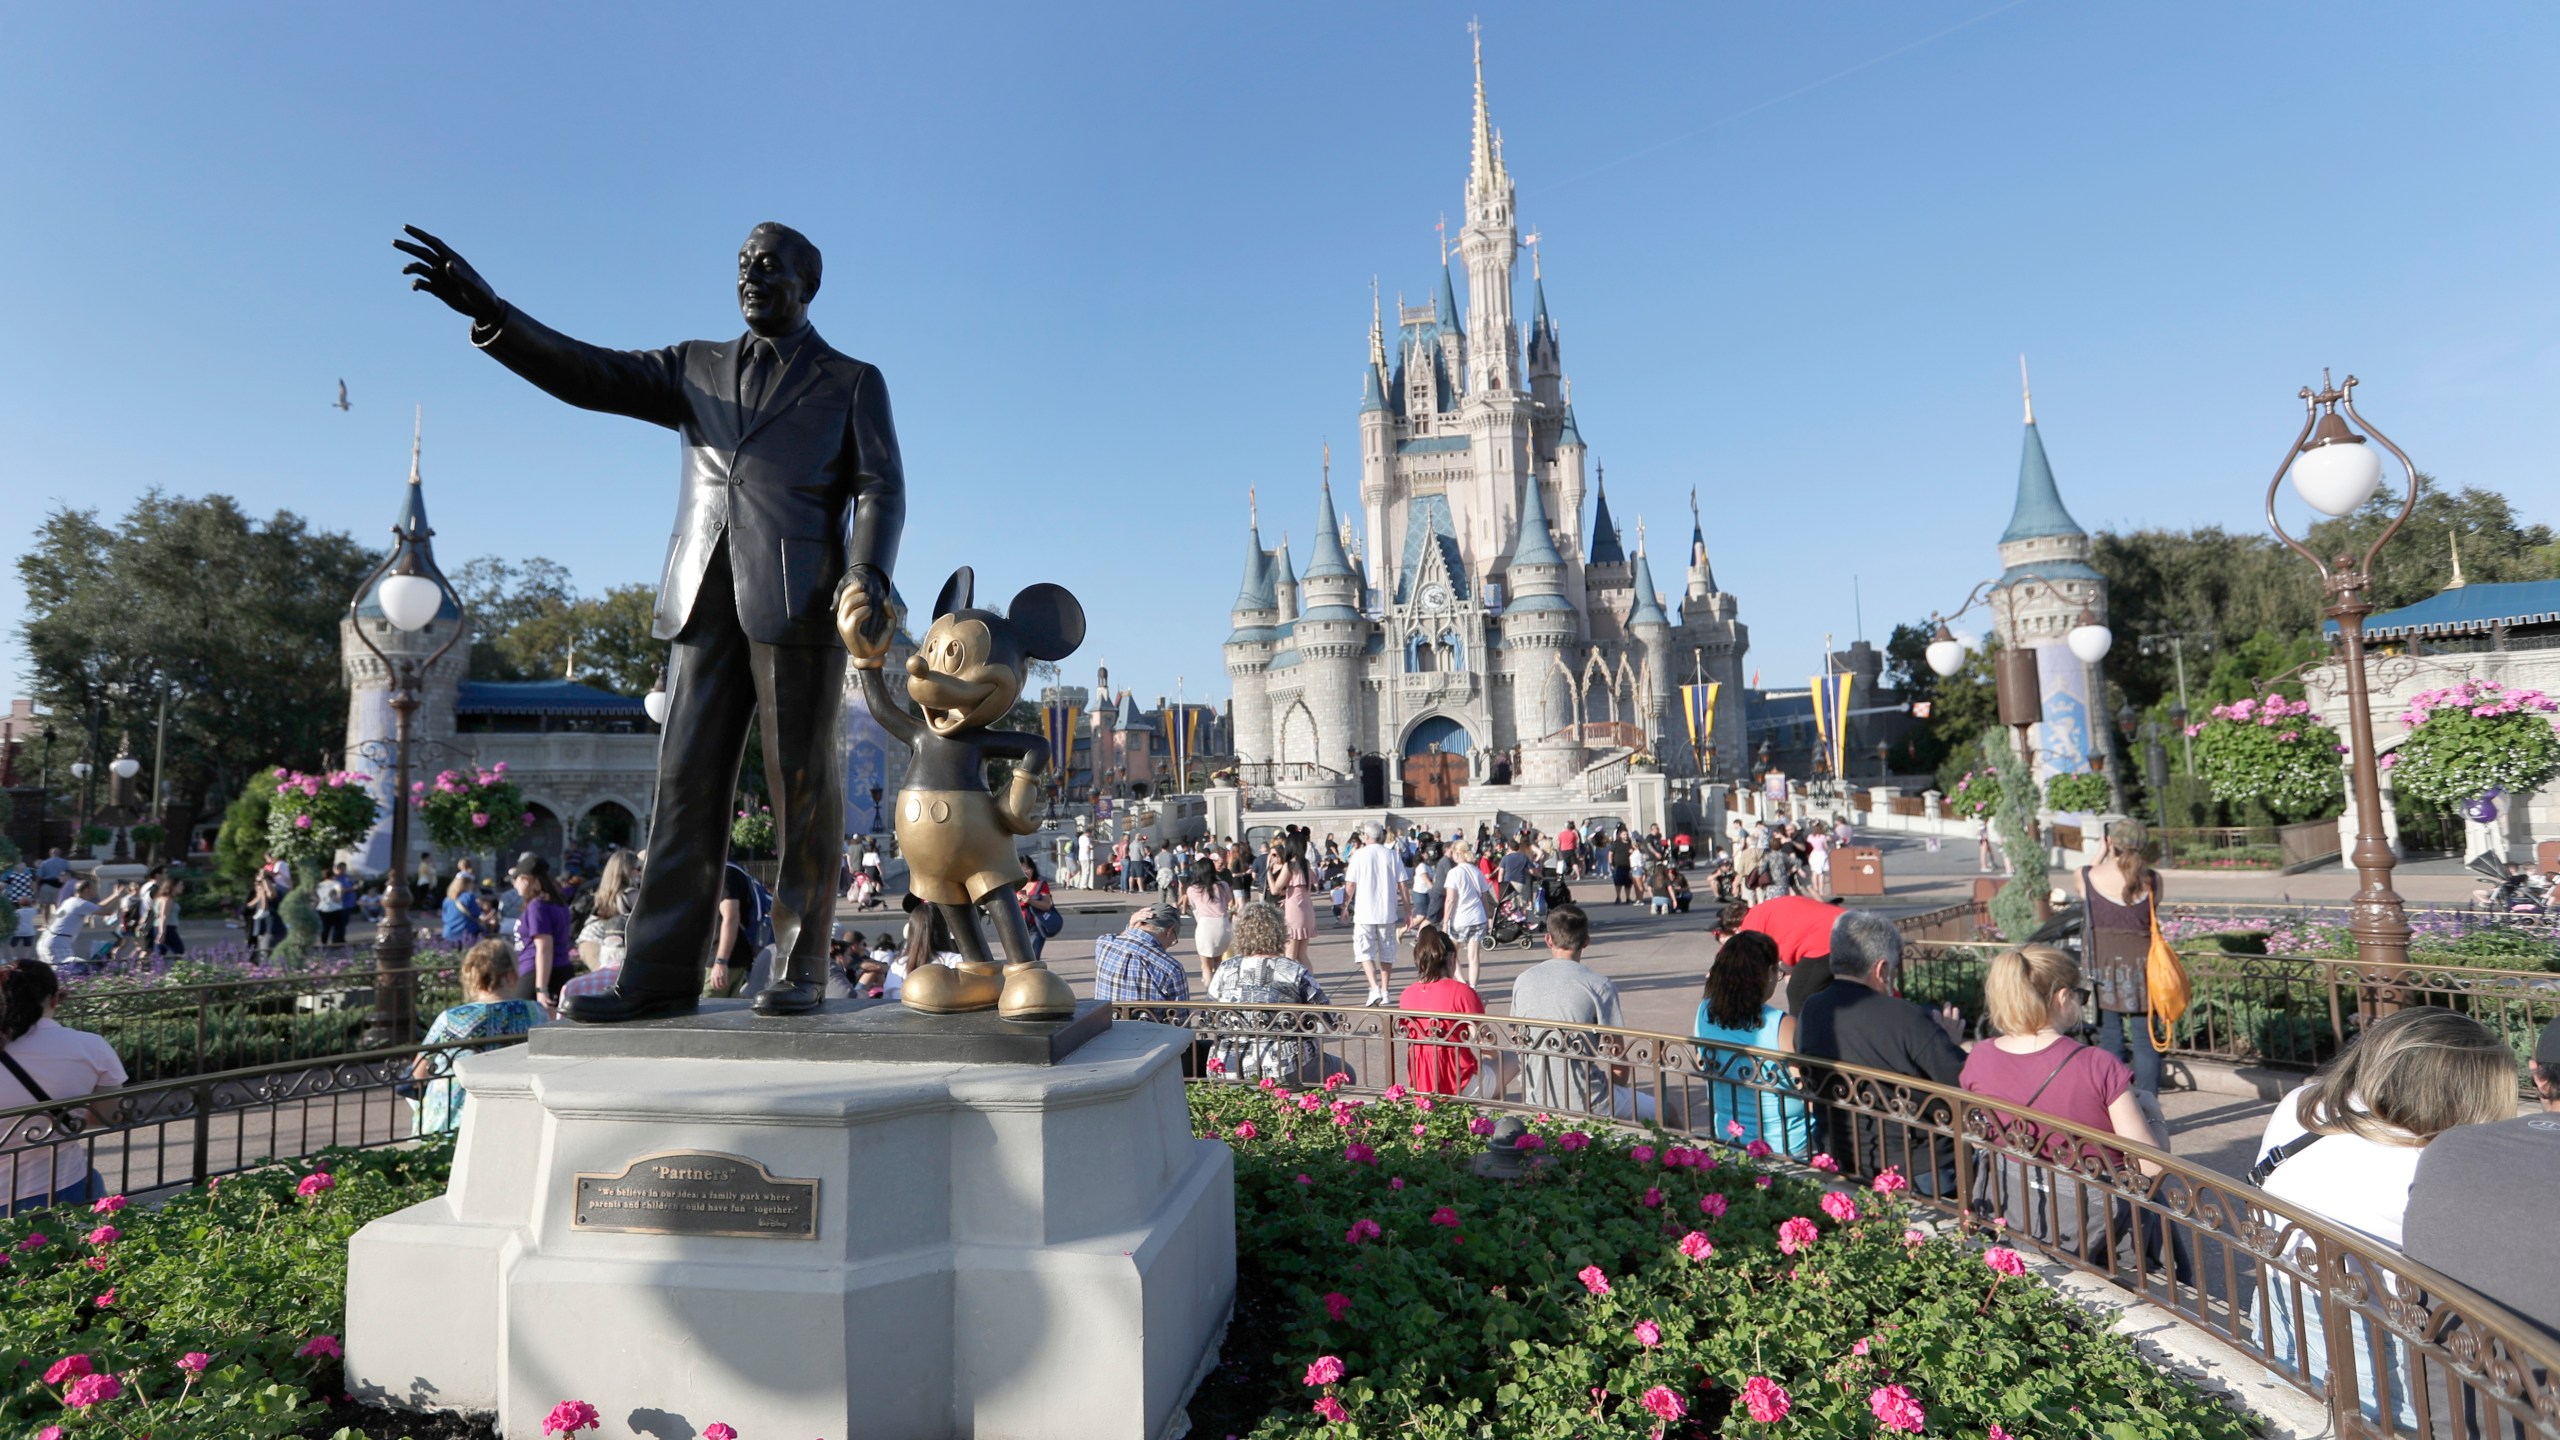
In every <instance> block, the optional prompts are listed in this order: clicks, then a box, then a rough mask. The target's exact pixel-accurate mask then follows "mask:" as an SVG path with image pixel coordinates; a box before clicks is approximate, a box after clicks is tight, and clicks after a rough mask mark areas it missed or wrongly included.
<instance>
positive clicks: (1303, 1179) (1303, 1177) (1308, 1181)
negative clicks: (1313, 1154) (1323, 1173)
mask: <svg viewBox="0 0 2560 1440" xmlns="http://www.w3.org/2000/svg"><path fill="white" fill-rule="evenodd" d="M1298 1183H1299V1184H1301V1185H1313V1184H1314V1183H1316V1177H1314V1176H1313V1175H1310V1174H1308V1173H1307V1172H1306V1171H1304V1170H1301V1171H1299V1172H1298Z"/></svg>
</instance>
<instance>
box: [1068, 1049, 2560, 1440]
mask: <svg viewBox="0 0 2560 1440" xmlns="http://www.w3.org/2000/svg"><path fill="white" fill-rule="evenodd" d="M1117 1010H1118V1013H1119V1014H1120V1015H1121V1016H1122V1017H1123V1018H1128V1019H1153V1018H1163V1019H1169V1020H1173V1021H1175V1022H1177V1023H1182V1024H1186V1025H1188V1026H1189V1027H1190V1028H1191V1029H1192V1031H1193V1032H1194V1035H1195V1037H1196V1039H1197V1040H1198V1042H1199V1043H1198V1045H1197V1046H1195V1048H1194V1051H1193V1056H1194V1058H1193V1061H1192V1063H1191V1067H1190V1068H1191V1071H1192V1079H1193V1081H1194V1083H1199V1084H1216V1083H1236V1084H1246V1083H1255V1082H1258V1081H1259V1080H1260V1079H1261V1078H1264V1077H1266V1076H1267V1077H1269V1078H1271V1079H1273V1080H1274V1081H1275V1082H1276V1083H1278V1084H1281V1085H1284V1086H1290V1087H1298V1086H1312V1085H1316V1084H1319V1083H1321V1082H1322V1080H1323V1079H1324V1078H1325V1077H1328V1076H1332V1075H1337V1074H1338V1075H1342V1076H1345V1077H1346V1078H1347V1081H1348V1083H1347V1085H1346V1086H1345V1088H1348V1089H1352V1090H1355V1091H1373V1092H1374V1091H1377V1090H1380V1089H1383V1088H1384V1087H1385V1086H1386V1085H1388V1084H1391V1083H1392V1084H1404V1085H1407V1086H1409V1087H1415V1088H1421V1087H1419V1086H1417V1085H1416V1082H1417V1080H1418V1079H1428V1078H1434V1077H1437V1078H1442V1079H1450V1078H1454V1077H1453V1072H1454V1071H1457V1070H1463V1069H1465V1068H1468V1067H1466V1066H1461V1065H1451V1064H1447V1063H1445V1062H1447V1061H1448V1060H1449V1059H1450V1058H1451V1056H1452V1055H1453V1053H1454V1052H1456V1051H1464V1052H1465V1053H1466V1054H1467V1056H1469V1057H1470V1058H1471V1060H1472V1068H1473V1071H1474V1074H1475V1076H1476V1077H1477V1078H1476V1080H1475V1082H1474V1083H1473V1084H1472V1085H1471V1086H1470V1087H1468V1088H1466V1089H1464V1090H1461V1091H1460V1092H1459V1094H1460V1098H1462V1099H1464V1100H1466V1101H1467V1102H1469V1103H1473V1104H1477V1105H1481V1106H1486V1107H1490V1108H1497V1109H1506V1110H1515V1111H1540V1112H1545V1113H1548V1114H1550V1115H1552V1116H1554V1117H1555V1118H1558V1119H1568V1118H1571V1117H1574V1116H1585V1115H1587V1116H1588V1117H1589V1118H1590V1119H1591V1120H1592V1121H1593V1123H1595V1124H1599V1125H1614V1126H1634V1127H1645V1128H1658V1129H1661V1130H1664V1131H1667V1132H1671V1133H1674V1134H1679V1135H1685V1136H1689V1137H1692V1138H1695V1139H1698V1140H1702V1141H1705V1142H1707V1143H1710V1144H1723V1145H1732V1144H1736V1143H1738V1142H1737V1140H1736V1138H1735V1137H1734V1135H1733V1133H1732V1131H1731V1130H1730V1129H1728V1126H1733V1127H1739V1128H1740V1129H1741V1130H1742V1132H1743V1133H1744V1134H1745V1135H1748V1136H1751V1137H1753V1138H1756V1139H1759V1140H1761V1141H1762V1143H1765V1144H1767V1145H1769V1146H1770V1147H1771V1149H1772V1150H1773V1151H1774V1152H1775V1156H1776V1158H1780V1159H1791V1160H1795V1161H1800V1162H1806V1163H1810V1164H1815V1165H1816V1166H1817V1168H1819V1167H1821V1166H1826V1165H1827V1166H1836V1167H1837V1170H1838V1172H1839V1173H1840V1174H1841V1175H1842V1176H1843V1177H1845V1178H1849V1179H1871V1178H1872V1177H1874V1176H1876V1175H1878V1174H1880V1173H1882V1172H1884V1171H1886V1170H1888V1169H1890V1170H1892V1171H1893V1172H1894V1173H1895V1174H1897V1175H1898V1176H1900V1177H1902V1178H1903V1179H1904V1180H1905V1181H1906V1182H1907V1183H1908V1184H1909V1186H1910V1189H1909V1192H1908V1193H1909V1198H1911V1199H1912V1200H1913V1201H1914V1202H1915V1203H1916V1204H1917V1206H1918V1207H1919V1208H1920V1209H1921V1211H1922V1212H1923V1213H1924V1214H1927V1215H1929V1216H1932V1217H1934V1219H1935V1221H1936V1222H1937V1224H1938V1225H1939V1227H1940V1230H1941V1233H1953V1234H1956V1235H1958V1236H1974V1237H1981V1238H1987V1239H1996V1240H1997V1242H1998V1243H2000V1244H2004V1245H2009V1246H2012V1247H2015V1248H2019V1249H2022V1250H2028V1251H2031V1252H2032V1253H2034V1254H2039V1255H2041V1256H2043V1257H2044V1258H2045V1259H2046V1260H2048V1261H2050V1262H2054V1263H2056V1264H2058V1265H2062V1266H2068V1267H2070V1268H2071V1269H2073V1270H2077V1271H2080V1272H2083V1273H2086V1274H2091V1275H2095V1276H2099V1277H2102V1278H2104V1279H2106V1280H2108V1281H2111V1282H2113V1283H2114V1284H2116V1285H2118V1286H2121V1287H2123V1288H2125V1289H2127V1290H2130V1291H2133V1292H2136V1293H2138V1294H2140V1295H2141V1296H2142V1297H2143V1298H2144V1299H2146V1300H2148V1301H2150V1302H2152V1303H2153V1304H2156V1305H2159V1306H2161V1307H2163V1308H2164V1309H2168V1310H2170V1311H2172V1312H2174V1313H2175V1314H2176V1315H2177V1316H2178V1317H2179V1318H2180V1319H2181V1320H2183V1321H2184V1322H2186V1323H2187V1324H2188V1325H2190V1326H2193V1327H2195V1328H2197V1329H2199V1330H2202V1331H2204V1332H2206V1333H2208V1334H2210V1335H2211V1336H2212V1337H2213V1338H2214V1339H2216V1340H2218V1341H2220V1342H2221V1343H2223V1344H2225V1345H2228V1346H2231V1347H2232V1348H2234V1349H2236V1350H2238V1351H2240V1352H2241V1353H2242V1354H2244V1355H2245V1356H2247V1357H2248V1358H2250V1359H2251V1360H2254V1361H2256V1362H2257V1363H2259V1364H2260V1365H2263V1366H2264V1367H2265V1368H2266V1370H2267V1371H2268V1373H2269V1374H2270V1375H2271V1376H2272V1377H2274V1378H2276V1379H2279V1380H2281V1381H2283V1382H2285V1383H2287V1384H2289V1385H2291V1386H2292V1387H2294V1388H2295V1389H2296V1390H2298V1391H2300V1392H2301V1393H2302V1394H2304V1395H2306V1396H2308V1397H2310V1398H2312V1399H2313V1400H2315V1401H2317V1402H2318V1403H2319V1404H2321V1405H2322V1406H2323V1407H2324V1408H2325V1409H2326V1410H2327V1412H2328V1415H2329V1420H2330V1426H2331V1429H2332V1433H2334V1434H2336V1435H2339V1436H2342V1437H2367V1436H2374V1437H2400V1436H2437V1435H2455V1436H2484V1437H2485V1436H2499V1437H2537V1440H2560V1388H2555V1386H2554V1382H2553V1377H2554V1375H2555V1374H2560V1345H2554V1344H2553V1343H2552V1341H2550V1340H2549V1339H2548V1338H2547V1337H2545V1336H2543V1335H2542V1334H2541V1333H2540V1332H2538V1331H2537V1330H2535V1329H2534V1328H2533V1327H2532V1326H2531V1325H2530V1324H2528V1323H2527V1322H2525V1321H2523V1320H2520V1319H2518V1318H2517V1317H2516V1316H2514V1315H2512V1314H2510V1313H2509V1312H2507V1311H2506V1310H2504V1309H2503V1308H2501V1307H2500V1306H2498V1305H2496V1304H2494V1303H2492V1302H2490V1301H2488V1300H2487V1299H2485V1298H2483V1297H2481V1296H2479V1295H2477V1294H2474V1293H2472V1292H2471V1291H2469V1290H2467V1289H2465V1288H2464V1287H2462V1286H2461V1285H2458V1284H2456V1283H2455V1282H2453V1281H2451V1280H2449V1279H2447V1278H2446V1277H2444V1276H2442V1275H2438V1274H2436V1273H2435V1272H2433V1271H2431V1270H2429V1269H2427V1268H2426V1267H2424V1266H2421V1265H2418V1264H2416V1263H2414V1262H2412V1261H2410V1260H2409V1259H2408V1258H2407V1257H2405V1256H2403V1255H2401V1254H2400V1253H2399V1252H2397V1251H2396V1250H2393V1249H2392V1248H2390V1247H2389V1246H2386V1245H2382V1244H2380V1243H2378V1242H2376V1241H2373V1240H2371V1239H2369V1238H2366V1237H2363V1236H2361V1235H2359V1234H2358V1233H2357V1232H2355V1231H2352V1230H2349V1229H2347V1228H2345V1227H2343V1226H2340V1225H2336V1224H2333V1223H2331V1222H2329V1221H2326V1220H2324V1219H2322V1218H2321V1217H2319V1216H2318V1215H2316V1214H2313V1213H2310V1212H2308V1211H2304V1210H2301V1209H2299V1208H2297V1207H2293V1206H2290V1205H2287V1204H2285V1203H2284V1202H2281V1201H2278V1200H2276V1199H2274V1198H2273V1197H2271V1196H2269V1195H2267V1194H2266V1193H2265V1192H2263V1191H2260V1190H2258V1189H2256V1188H2255V1187H2253V1186H2250V1185H2247V1184H2244V1183H2242V1182H2240V1181H2236V1180H2233V1179H2231V1178H2230V1177H2228V1176H2225V1175H2222V1174H2219V1173H2216V1172H2214V1171H2210V1170H2206V1169H2202V1168H2199V1167H2196V1166H2191V1165H2189V1164H2187V1163H2185V1162H2183V1161H2180V1160H2179V1159H2177V1158H2176V1157H2175V1156H2173V1155H2170V1154H2167V1153H2165V1152H2163V1151H2159V1150H2155V1149H2152V1148H2150V1147H2149V1146H2147V1145H2142V1144H2137V1143H2133V1142H2130V1141H2127V1140H2125V1139H2123V1138H2121V1137H2118V1136H2115V1135H2112V1134H2107V1133H2103V1132H2099V1131H2093V1130H2089V1129H2086V1128H2084V1127H2081V1126H2078V1125H2074V1124H2072V1123H2070V1122H2068V1121H2065V1120H2061V1119H2058V1118H2054V1117H2051V1116H2046V1115H2041V1114H2036V1115H2033V1116H2032V1118H2029V1117H2028V1116H2024V1115H2021V1114H2019V1113H2018V1107H2016V1106H2013V1105H2002V1104H1999V1103H1996V1102H1994V1101H1991V1100H1989V1099H1986V1098H1985V1097H1983V1096H1980V1095H1974V1094H1969V1093H1967V1092H1965V1091H1962V1090H1957V1089H1953V1088H1950V1087H1946V1086H1941V1085H1934V1084H1930V1083H1927V1082H1925V1081H1919V1080H1914V1079H1911V1078H1908V1077H1905V1076H1900V1075H1893V1074H1888V1073H1885V1072H1882V1071H1876V1070H1868V1069H1864V1068H1861V1067H1858V1066H1853V1065H1839V1064H1831V1063H1827V1062H1813V1061H1808V1060H1807V1059H1806V1058H1805V1057H1803V1056H1797V1055H1786V1054H1781V1053H1777V1052H1773V1051H1764V1050H1756V1049H1749V1048H1742V1047H1730V1046H1723V1045H1714V1044H1708V1043H1704V1042H1701V1041H1699V1040H1696V1039H1693V1038H1691V1037H1687V1036H1679V1035H1659V1034H1650V1033H1646V1032H1640V1031H1628V1030H1610V1029H1604V1028H1601V1027H1596V1026H1587V1025H1568V1024H1560V1023H1556V1022H1551V1021H1543V1020H1516V1019H1509V1018H1503V1017H1492V1016H1481V1015H1420V1014H1415V1013H1412V1012H1402V1011H1385V1010H1338V1009H1330V1008H1326V1007H1320V1006H1259V1005H1219V1004H1193V1005H1186V1006H1183V1007H1180V1008H1179V1009H1178V1010H1170V1011H1169V1010H1167V1009H1165V1008H1164V1007H1156V1006H1145V1005H1122V1006H1119V1007H1117ZM1435 1052H1436V1055H1435ZM1417 1056H1422V1057H1425V1063H1423V1064H1421V1065H1419V1066H1417V1064H1416V1063H1415V1061H1416V1058H1417ZM1818 1157H1820V1158H1818Z"/></svg>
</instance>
